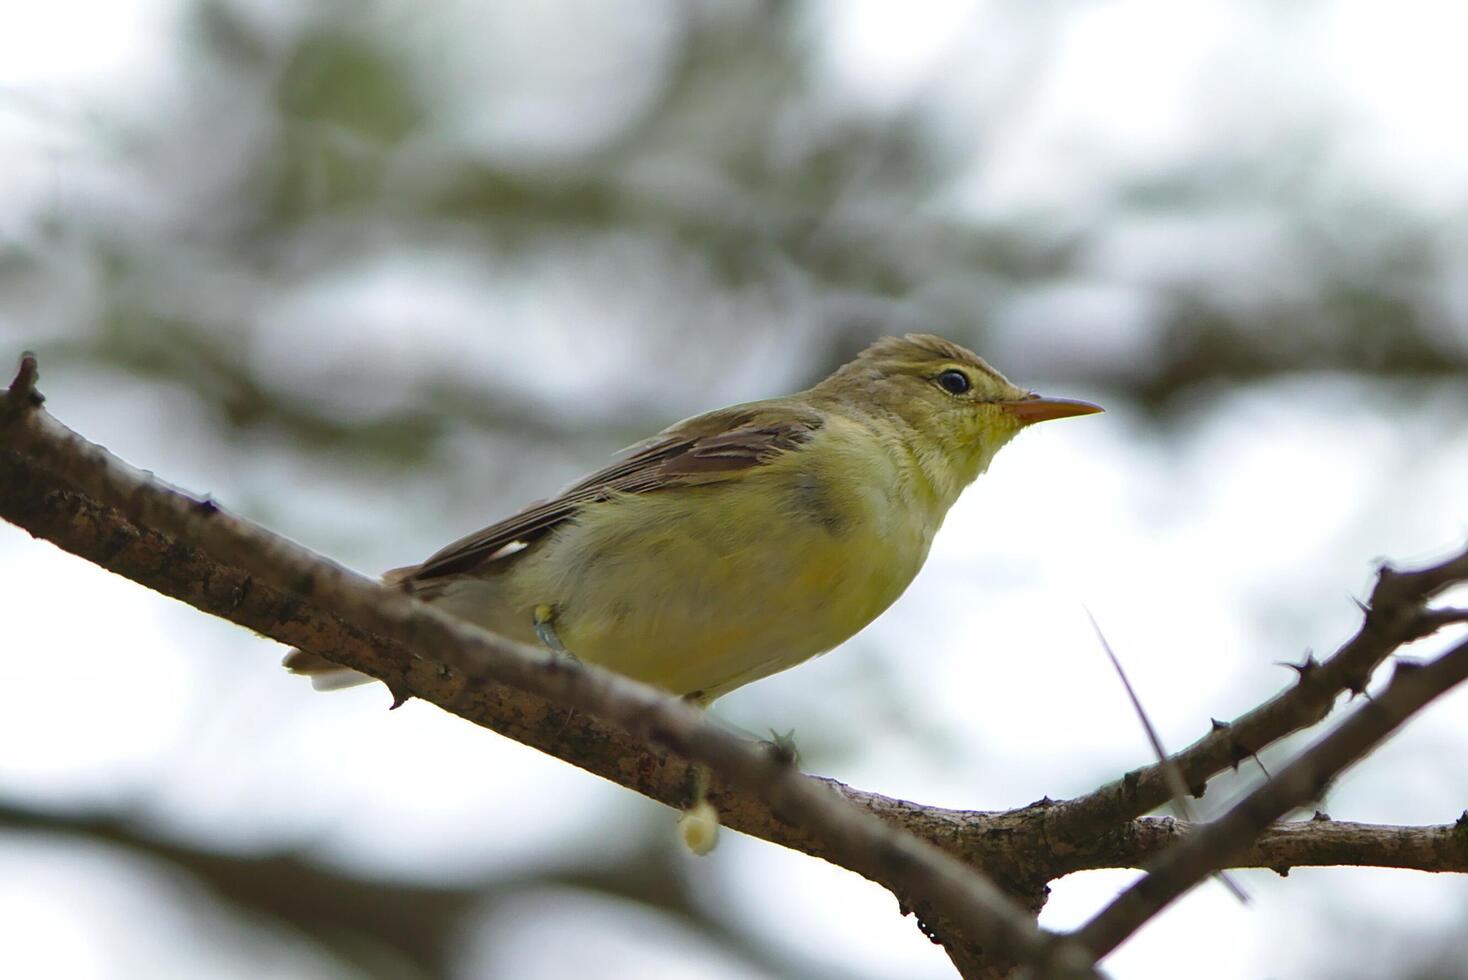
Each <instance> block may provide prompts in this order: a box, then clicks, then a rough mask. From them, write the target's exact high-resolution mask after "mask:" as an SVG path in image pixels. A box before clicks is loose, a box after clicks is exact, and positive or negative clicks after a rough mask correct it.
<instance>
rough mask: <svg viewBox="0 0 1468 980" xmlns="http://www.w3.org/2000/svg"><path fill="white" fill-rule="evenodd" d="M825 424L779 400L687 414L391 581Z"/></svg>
mask: <svg viewBox="0 0 1468 980" xmlns="http://www.w3.org/2000/svg"><path fill="white" fill-rule="evenodd" d="M820 426H821V418H820V416H819V415H816V414H814V413H811V412H809V411H802V410H798V409H794V408H791V407H789V406H783V405H780V404H779V403H766V404H762V405H758V406H754V405H751V406H736V407H734V408H727V409H722V410H720V411H717V412H710V413H708V414H707V415H698V416H695V417H693V418H691V419H686V420H684V421H682V422H679V423H678V424H676V425H674V426H671V427H670V428H668V429H665V430H664V431H663V432H661V433H659V434H658V435H657V436H655V437H654V438H652V439H650V440H648V441H647V442H645V443H642V444H640V445H639V446H637V447H636V448H635V449H634V451H633V452H632V454H631V455H630V456H627V457H626V458H624V459H620V460H618V461H617V462H615V463H612V464H611V465H610V466H607V467H605V468H603V469H600V470H598V471H596V472H595V473H592V474H591V475H590V476H588V477H586V478H585V479H583V480H581V481H579V482H577V483H575V484H573V485H572V486H570V487H568V488H567V489H566V490H565V491H564V492H562V493H561V494H560V495H559V496H557V497H555V498H553V499H551V500H547V501H543V502H540V503H537V504H534V505H532V506H530V507H527V508H526V509H524V510H522V511H521V512H520V513H518V514H515V515H514V516H512V517H508V518H506V519H505V520H503V521H500V522H499V523H497V524H492V525H490V526H489V527H487V528H484V529H483V530H481V531H476V532H474V533H473V534H470V535H467V536H465V537H463V538H460V539H459V540H458V541H455V542H453V543H452V544H450V545H448V546H447V547H445V548H442V549H440V550H439V551H438V552H436V553H435V554H433V555H432V556H431V557H429V558H428V560H427V561H425V562H423V564H421V565H418V566H416V567H413V568H404V569H398V570H396V571H395V572H393V573H390V575H391V578H390V581H392V582H394V583H399V584H406V583H411V582H421V581H423V580H424V579H431V578H437V577H439V576H443V575H453V574H457V573H461V572H466V571H469V570H471V569H473V568H474V567H476V566H478V565H480V564H482V563H483V562H486V561H488V560H490V559H491V558H492V557H493V556H494V555H495V554H496V553H497V552H499V551H500V550H501V549H503V548H505V547H506V546H507V545H510V544H514V543H515V542H523V543H525V544H526V545H529V544H530V543H531V542H533V541H534V540H535V539H537V538H539V537H541V536H542V535H544V534H546V533H548V532H549V531H551V530H552V529H554V528H555V527H556V526H557V525H559V524H560V523H562V522H563V521H566V520H569V519H570V518H572V517H574V516H575V515H576V512H577V511H579V510H580V509H581V508H582V507H583V506H585V505H586V504H588V503H593V502H595V501H598V500H605V499H606V498H607V497H609V496H611V495H612V494H614V493H651V492H653V491H656V490H661V489H664V488H666V487H675V486H689V485H691V484H695V483H708V482H715V481H717V480H719V479H721V478H724V476H725V475H726V474H729V473H733V472H737V471H739V470H744V469H748V468H749V467H751V466H758V465H760V464H761V463H764V462H766V461H768V460H769V459H771V458H773V457H774V456H777V455H779V454H780V453H783V452H787V451H789V450H791V449H795V448H796V447H798V446H800V445H801V444H802V443H804V442H805V441H806V440H808V439H809V438H810V437H811V434H812V433H814V432H815V431H816V430H817V429H819V428H820Z"/></svg>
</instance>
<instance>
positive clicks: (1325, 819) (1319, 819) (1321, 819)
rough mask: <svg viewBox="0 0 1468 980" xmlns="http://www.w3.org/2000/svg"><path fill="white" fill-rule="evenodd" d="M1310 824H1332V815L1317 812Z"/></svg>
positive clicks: (1320, 811) (1322, 811) (1321, 811)
mask: <svg viewBox="0 0 1468 980" xmlns="http://www.w3.org/2000/svg"><path fill="white" fill-rule="evenodd" d="M1465 816H1468V814H1465ZM1310 822H1311V823H1330V822H1331V820H1330V814H1328V813H1326V812H1325V811H1324V810H1316V811H1315V816H1313V817H1311V818H1310Z"/></svg>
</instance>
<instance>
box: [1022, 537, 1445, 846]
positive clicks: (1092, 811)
mask: <svg viewBox="0 0 1468 980" xmlns="http://www.w3.org/2000/svg"><path fill="white" fill-rule="evenodd" d="M1465 580H1468V550H1465V551H1463V552H1462V553H1460V554H1457V555H1455V556H1454V557H1452V558H1449V559H1447V560H1446V561H1442V562H1439V563H1438V564H1436V565H1431V566H1429V567H1426V568H1422V569H1418V570H1414V571H1398V570H1396V569H1393V568H1390V567H1386V566H1384V567H1382V569H1381V571H1380V573H1379V574H1378V577H1377V581H1376V586H1375V588H1374V589H1373V590H1372V594H1371V602H1370V603H1369V604H1367V605H1363V607H1362V608H1363V610H1364V613H1365V615H1364V620H1363V622H1362V624H1361V628H1360V629H1359V630H1358V631H1357V633H1356V635H1355V636H1353V637H1351V639H1349V640H1347V641H1346V642H1345V643H1344V644H1343V645H1342V646H1341V647H1340V648H1339V649H1338V650H1337V651H1336V652H1335V654H1334V655H1333V656H1331V657H1330V658H1328V659H1327V660H1325V661H1324V662H1323V663H1317V662H1316V661H1315V660H1314V658H1307V660H1306V661H1305V663H1304V664H1302V665H1300V666H1298V667H1297V668H1296V669H1297V671H1298V673H1299V680H1298V682H1297V683H1296V684H1295V686H1294V687H1292V688H1290V689H1289V690H1287V691H1285V692H1283V693H1281V694H1279V695H1276V696H1275V697H1273V698H1271V699H1270V700H1268V701H1266V702H1264V703H1263V704H1261V705H1259V706H1258V707H1257V708H1254V709H1252V710H1250V711H1248V712H1246V713H1244V714H1243V715H1240V716H1239V717H1238V718H1236V719H1234V720H1233V721H1232V722H1227V723H1216V724H1215V725H1214V726H1213V729H1212V730H1211V731H1210V732H1209V733H1208V734H1207V735H1204V736H1203V737H1202V738H1200V739H1199V740H1198V741H1196V742H1194V743H1193V744H1192V745H1190V746H1188V747H1187V748H1186V749H1183V750H1182V751H1181V752H1179V753H1177V754H1176V755H1174V756H1173V757H1172V760H1173V762H1174V763H1175V764H1176V765H1177V768H1178V770H1179V771H1181V772H1182V774H1183V778H1184V780H1185V781H1186V782H1187V785H1188V787H1189V789H1190V791H1191V792H1192V793H1193V795H1194V796H1201V795H1202V793H1203V788H1204V786H1205V785H1206V783H1207V781H1208V780H1209V779H1210V778H1212V777H1213V776H1215V775H1217V774H1218V773H1220V772H1222V771H1223V770H1225V769H1227V768H1230V767H1231V766H1236V765H1237V764H1238V763H1239V762H1241V761H1243V760H1244V759H1248V758H1249V757H1251V756H1253V755H1255V754H1256V753H1257V752H1259V750H1261V749H1262V748H1264V747H1265V746H1267V745H1269V744H1271V743H1273V742H1276V741H1278V740H1279V739H1281V738H1284V737H1285V736H1286V735H1289V734H1291V733H1293V732H1297V731H1300V730H1301V729H1304V728H1308V727H1310V726H1311V725H1314V724H1316V723H1317V722H1319V721H1320V720H1321V719H1323V718H1324V717H1325V716H1326V715H1327V714H1329V713H1330V711H1331V708H1332V707H1333V706H1334V704H1335V700H1336V697H1337V696H1338V695H1339V694H1340V693H1341V692H1343V691H1350V692H1352V693H1356V694H1360V693H1364V692H1365V690H1366V685H1367V682H1368V681H1369V680H1370V678H1371V675H1372V673H1373V672H1374V671H1375V670H1376V668H1377V667H1378V666H1379V665H1380V664H1381V663H1382V662H1383V661H1384V660H1386V659H1387V658H1388V657H1389V656H1391V654H1392V653H1394V652H1395V651H1396V650H1397V649H1398V648H1399V647H1401V646H1404V645H1405V644H1407V643H1411V642H1413V641H1415V640H1419V639H1422V638H1423V637H1425V636H1429V635H1431V634H1432V633H1433V632H1435V631H1437V630H1439V629H1441V628H1443V627H1444V626H1448V625H1451V624H1452V623H1455V622H1459V621H1461V620H1460V619H1458V618H1457V617H1455V616H1453V615H1451V613H1449V614H1447V615H1444V614H1443V611H1441V610H1431V609H1427V608H1426V603H1427V602H1428V601H1430V600H1431V599H1432V598H1433V597H1435V596H1437V595H1439V594H1440V593H1442V592H1443V591H1444V590H1446V589H1447V588H1448V587H1450V586H1452V585H1454V584H1456V583H1458V582H1463V581H1465ZM1170 795H1171V793H1170V790H1169V788H1168V781H1167V769H1166V767H1165V766H1162V765H1160V764H1159V765H1151V766H1146V767H1143V768H1141V769H1137V770H1134V771H1132V772H1129V773H1127V774H1126V775H1125V776H1123V777H1122V778H1121V779H1118V780H1115V781H1113V782H1110V783H1107V784H1106V785H1105V786H1102V787H1101V788H1099V789H1097V790H1095V791H1093V792H1091V793H1087V794H1086V795H1084V796H1079V797H1076V798H1075V799H1073V800H1067V801H1065V802H1061V803H1057V804H1055V805H1054V806H1052V807H1050V808H1049V810H1048V811H1047V813H1046V829H1047V832H1048V833H1049V835H1050V839H1051V841H1052V842H1053V843H1054V844H1055V846H1056V847H1057V849H1060V850H1064V849H1066V848H1070V847H1083V846H1084V845H1085V841H1086V840H1087V839H1088V838H1090V837H1091V836H1093V835H1094V834H1095V833H1096V832H1097V830H1098V829H1100V828H1104V827H1107V826H1118V825H1120V824H1122V823H1124V822H1125V821H1127V820H1130V819H1132V818H1134V817H1138V816H1141V815H1142V814H1144V813H1147V812H1148V811H1150V810H1154V809H1156V808H1157V807H1159V806H1161V805H1163V804H1164V803H1166V802H1167V800H1168V798H1169V796H1170Z"/></svg>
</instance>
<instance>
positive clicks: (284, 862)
mask: <svg viewBox="0 0 1468 980" xmlns="http://www.w3.org/2000/svg"><path fill="white" fill-rule="evenodd" d="M0 834H10V835H14V834H35V835H45V836H69V837H75V838H82V839H84V840H86V841H89V842H96V843H102V844H104V845H108V846H112V847H116V848H120V849H123V850H125V851H127V852H130V853H133V854H136V855H140V856H142V857H145V858H148V859H151V860H153V861H155V862H158V863H159V864H160V865H163V866H165V867H169V868H171V869H178V870H181V871H184V872H186V873H187V874H189V875H190V876H192V878H193V879H194V880H195V881H196V882H198V883H199V884H200V885H202V886H203V887H204V888H206V889H207V890H208V891H209V892H210V893H212V895H213V896H214V897H216V898H217V899H218V900H219V901H220V902H221V903H223V904H224V905H226V906H228V907H231V908H234V909H238V910H240V911H241V912H243V913H245V914H246V915H247V917H248V918H249V920H250V921H251V922H258V921H260V920H261V919H262V918H265V919H273V920H275V921H276V922H278V923H280V925H281V926H283V927H284V928H287V929H290V930H292V931H296V932H299V933H301V934H303V935H305V936H308V937H310V938H311V939H312V940H313V941H315V942H316V943H318V944H320V945H321V946H322V947H323V948H324V949H325V950H327V951H328V952H329V953H330V954H331V955H332V956H334V957H335V958H337V959H339V960H341V961H342V962H343V964H344V965H349V966H350V968H351V970H352V972H354V973H355V974H360V975H361V976H364V977H383V978H391V980H404V978H405V977H424V978H427V977H443V976H449V975H451V974H452V973H453V972H454V971H453V967H454V965H455V963H456V961H458V960H460V959H461V957H462V948H461V947H462V938H463V936H464V931H465V930H466V929H473V928H478V929H482V928H483V927H484V926H485V924H486V923H487V922H489V921H490V920H492V919H493V918H494V917H495V915H496V914H497V913H498V912H499V911H500V910H501V909H505V910H508V909H509V908H511V907H513V906H514V905H515V904H516V903H518V902H519V900H520V899H521V897H522V896H523V895H524V894H525V893H526V892H529V891H534V890H536V889H544V888H554V887H562V888H575V889H579V890H582V891H584V892H587V893H589V894H598V895H604V896H607V897H608V898H615V899H618V900H621V901H630V902H635V903H637V904H638V905H641V906H642V907H644V908H648V909H652V910H656V911H657V912H658V913H659V914H660V915H664V916H668V917H670V918H672V919H674V920H676V921H677V922H678V924H679V925H681V926H682V927H683V928H685V929H687V930H688V931H689V932H690V933H691V934H693V935H696V936H697V937H699V938H700V939H702V940H703V941H705V942H706V943H708V944H709V945H710V946H711V947H713V948H716V949H719V950H721V951H722V952H723V953H724V954H726V955H728V956H730V957H732V958H734V959H735V960H738V961H740V962H742V963H743V964H744V965H745V966H747V967H748V969H749V970H750V971H751V972H756V973H765V974H769V975H771V976H774V975H778V974H780V973H782V972H790V971H791V970H792V969H793V970H794V971H795V972H796V973H798V974H799V975H800V976H801V977H811V978H813V980H835V978H837V977H838V976H839V977H841V978H842V980H853V976H852V974H851V972H850V971H849V970H848V969H846V968H840V969H839V970H838V968H836V967H835V966H832V965H829V964H826V963H822V962H819V961H816V960H812V959H809V958H805V957H800V956H798V954H793V953H791V952H789V951H785V952H776V951H774V950H771V949H768V948H766V947H767V945H768V944H766V943H763V942H761V941H759V939H758V938H757V937H756V936H753V935H750V934H748V933H746V932H743V931H741V930H740V928H739V924H738V923H737V922H731V921H729V917H728V916H726V915H721V914H719V909H718V908H717V907H711V906H710V905H709V903H706V902H701V901H699V899H698V897H697V896H696V895H695V894H693V889H691V888H690V887H689V886H690V884H691V882H690V881H689V879H688V876H687V868H686V865H685V864H684V862H681V861H679V860H677V856H678V855H677V852H676V851H675V849H674V847H675V845H673V844H672V842H671V841H668V840H659V839H656V838H649V839H647V840H646V841H644V842H642V844H641V846H633V847H630V848H626V849H624V850H621V851H619V853H618V855H617V856H616V858H615V859H614V860H611V861H608V862H600V861H599V862H595V863H593V864H592V865H590V866H581V865H567V864H557V863H554V860H555V859H554V858H552V863H550V864H546V865H542V866H539V867H527V868H517V869H516V870H514V871H513V872H510V873H508V874H493V873H486V874H485V875H484V876H483V877H480V878H473V879H470V880H459V879H457V878H456V879H455V880H454V881H453V882H437V881H435V882H432V883H429V882H422V881H404V880H402V879H401V878H400V877H398V876H393V877H392V878H391V879H383V878H379V877H374V876H372V875H365V874H361V873H354V872H353V871H351V870H348V869H346V868H343V867H341V866H339V865H337V864H335V863H332V864H330V865H327V864H321V863H318V862H317V861H314V860H312V859H311V857H310V853H309V852H310V850H311V848H312V846H313V845H314V844H315V842H314V841H312V840H306V841H300V842H296V844H295V845H294V846H293V847H291V848H289V849H283V850H276V851H267V852H264V853H262V852H259V851H258V850H257V849H255V848H247V849H242V852H235V851H232V850H230V849H228V848H225V847H219V846H207V845H202V844H199V843H196V842H192V841H185V840H182V839H178V838H175V837H173V836H171V835H168V834H161V833H159V832H158V831H157V830H156V829H154V828H152V827H150V826H148V825H147V822H146V820H145V819H143V818H141V817H140V816H139V815H137V814H133V813H131V812H129V811H128V810H126V809H123V810H117V809H114V808H108V807H98V806H90V807H87V808H85V809H63V808H58V807H53V806H37V805H35V804H31V803H28V802H24V801H21V800H18V799H14V798H8V797H0ZM792 957H793V958H794V962H793V963H792ZM861 976H867V974H858V975H857V977H858V978H859V977H861ZM870 976H875V974H870Z"/></svg>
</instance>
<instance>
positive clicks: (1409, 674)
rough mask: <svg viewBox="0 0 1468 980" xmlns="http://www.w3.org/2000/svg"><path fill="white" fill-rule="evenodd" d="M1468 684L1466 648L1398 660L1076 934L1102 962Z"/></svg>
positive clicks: (1467, 651) (1157, 862) (1461, 646)
mask: <svg viewBox="0 0 1468 980" xmlns="http://www.w3.org/2000/svg"><path fill="white" fill-rule="evenodd" d="M1464 680H1468V643H1462V644H1459V645H1458V646H1456V647H1454V648H1453V649H1451V650H1449V651H1448V652H1447V653H1445V654H1443V655H1442V656H1441V657H1439V658H1438V659H1436V660H1434V661H1432V662H1431V663H1429V664H1427V665H1425V666H1423V665H1420V664H1417V663H1415V662H1411V661H1400V662H1398V663H1397V665H1396V670H1395V671H1394V673H1393V675H1392V680H1391V683H1390V684H1389V685H1388V686H1387V688H1386V690H1385V691H1383V692H1382V693H1381V694H1380V695H1379V696H1377V697H1375V698H1373V699H1372V700H1370V701H1367V702H1366V703H1365V704H1364V705H1362V706H1361V707H1360V708H1359V709H1357V711H1356V712H1355V713H1354V714H1353V715H1351V717H1349V718H1347V719H1346V720H1345V721H1344V722H1342V723H1341V725H1340V727H1338V728H1337V729H1336V730H1335V731H1333V732H1331V733H1330V734H1328V735H1326V736H1325V737H1323V738H1322V739H1320V740H1319V741H1318V742H1316V743H1315V744H1314V745H1313V746H1311V747H1310V749H1308V750H1307V751H1306V752H1305V753H1304V754H1302V755H1301V756H1300V757H1299V758H1298V759H1296V760H1295V761H1294V762H1292V763H1290V764H1289V765H1288V766H1286V767H1285V768H1284V769H1283V770H1281V771H1280V772H1279V774H1278V775H1276V776H1275V777H1274V778H1273V779H1271V780H1269V781H1268V782H1266V783H1264V784H1263V785H1262V786H1260V787H1258V788H1257V789H1255V790H1253V791H1252V792H1250V793H1249V794H1248V795H1246V796H1245V797H1244V798H1243V799H1242V800H1240V801H1239V802H1238V803H1237V804H1235V805H1234V806H1233V807H1232V808H1230V809H1229V811H1228V812H1227V813H1225V814H1224V815H1223V816H1222V817H1220V818H1218V820H1216V821H1214V822H1213V823H1210V824H1208V825H1206V826H1204V827H1202V828H1200V829H1199V830H1198V832H1197V833H1196V834H1194V835H1192V836H1190V837H1189V838H1188V839H1186V840H1185V841H1184V842H1183V843H1182V844H1180V845H1178V846H1177V847H1175V848H1172V849H1171V850H1168V851H1166V852H1164V853H1163V854H1162V855H1161V856H1160V857H1159V858H1158V859H1157V861H1156V863H1155V864H1154V865H1153V867H1152V869H1151V871H1150V872H1149V873H1148V874H1147V875H1146V876H1145V877H1143V878H1141V879H1140V880H1139V881H1137V882H1136V883H1135V884H1133V885H1132V886H1131V887H1130V888H1128V889H1127V890H1126V891H1124V892H1122V893H1121V895H1119V896H1118V897H1117V898H1116V900H1115V901H1113V902H1112V903H1111V904H1110V905H1109V906H1107V907H1106V908H1105V909H1104V910H1102V911H1101V913H1100V914H1098V915H1097V916H1096V917H1095V918H1093V919H1092V920H1091V921H1090V922H1088V923H1087V924H1086V925H1085V926H1083V927H1082V928H1081V929H1080V930H1078V931H1077V932H1076V938H1077V939H1079V940H1080V941H1081V942H1082V943H1084V944H1085V946H1086V947H1087V948H1089V949H1090V950H1091V951H1092V953H1094V954H1095V955H1096V957H1097V958H1098V959H1099V958H1100V957H1102V956H1105V955H1106V954H1107V953H1109V952H1110V951H1111V950H1113V949H1115V948H1116V947H1117V946H1118V945H1120V944H1121V942H1122V941H1123V940H1125V939H1126V937H1128V936H1130V935H1131V934H1132V933H1133V932H1135V931H1136V930H1137V929H1138V928H1140V927H1141V925H1142V924H1143V923H1145V922H1146V921H1147V920H1148V919H1150V918H1151V917H1152V916H1154V915H1156V914H1157V913H1158V912H1159V911H1161V910H1162V909H1163V908H1165V907H1166V906H1167V905H1169V904H1170V903H1171V902H1173V901H1174V900H1176V899H1177V898H1178V897H1179V896H1181V895H1182V894H1183V893H1184V892H1186V891H1187V890H1188V889H1190V888H1192V887H1193V886H1194V885H1196V884H1197V883H1198V882H1200V881H1202V880H1203V879H1204V878H1205V877H1207V876H1208V875H1209V874H1210V873H1212V872H1213V871H1216V870H1218V869H1219V868H1223V867H1227V866H1228V864H1229V862H1230V860H1231V859H1232V857H1233V856H1234V855H1235V854H1238V853H1240V852H1242V851H1244V850H1245V849H1247V848H1248V846H1249V844H1250V842H1251V841H1253V840H1255V839H1256V838H1257V837H1258V836H1259V835H1260V834H1262V833H1263V832H1264V831H1265V830H1266V829H1267V828H1268V827H1269V825H1270V824H1271V823H1273V822H1274V821H1276V820H1278V819H1279V818H1280V817H1282V816H1284V815H1285V814H1286V813H1288V812H1289V811H1290V810H1291V809H1293V808H1294V807H1296V806H1299V805H1301V804H1303V803H1306V802H1309V801H1311V800H1314V799H1318V798H1319V797H1320V795H1321V794H1322V793H1323V792H1324V790H1325V787H1326V786H1327V785H1329V783H1330V781H1331V780H1333V779H1334V778H1335V777H1336V776H1337V775H1338V774H1339V773H1340V772H1341V771H1342V770H1344V769H1345V768H1346V767H1348V766H1350V765H1351V764H1352V763H1354V762H1356V761H1358V760H1360V759H1361V758H1362V757H1363V756H1365V755H1366V754H1367V753H1368V752H1370V751H1371V750H1372V749H1373V748H1375V747H1376V746H1377V745H1378V744H1380V743H1381V742H1382V741H1383V740H1385V739H1386V738H1387V736H1389V735H1390V734H1391V733H1392V732H1394V731H1396V729H1397V728H1398V727H1400V726H1401V725H1402V724H1403V723H1404V722H1405V721H1406V720H1407V719H1408V718H1410V717H1412V715H1414V714H1415V713H1416V712H1418V711H1420V710H1421V709H1422V708H1423V707H1425V706H1426V705H1427V704H1428V703H1430V702H1431V701H1433V700H1434V699H1436V698H1437V697H1438V696H1439V695H1441V694H1443V693H1444V692H1446V691H1447V690H1449V689H1450V688H1452V687H1453V686H1455V685H1457V684H1459V683H1462V682H1463V681H1464Z"/></svg>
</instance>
